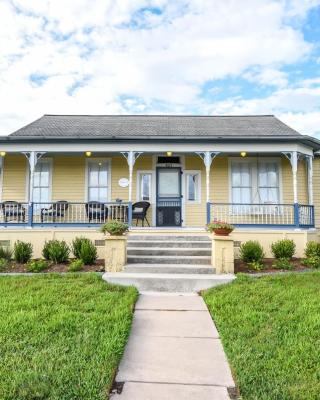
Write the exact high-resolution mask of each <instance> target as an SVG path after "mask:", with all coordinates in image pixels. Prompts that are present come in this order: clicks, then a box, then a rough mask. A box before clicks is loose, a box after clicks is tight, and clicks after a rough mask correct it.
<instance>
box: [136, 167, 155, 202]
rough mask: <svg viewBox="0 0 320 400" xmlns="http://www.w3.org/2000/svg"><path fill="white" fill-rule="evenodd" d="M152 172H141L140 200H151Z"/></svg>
mask: <svg viewBox="0 0 320 400" xmlns="http://www.w3.org/2000/svg"><path fill="white" fill-rule="evenodd" d="M151 188H152V173H151V172H142V171H141V172H139V190H138V193H139V200H141V201H149V202H151V198H152V192H151V190H152V189H151Z"/></svg>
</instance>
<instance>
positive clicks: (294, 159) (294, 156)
mask: <svg viewBox="0 0 320 400" xmlns="http://www.w3.org/2000/svg"><path fill="white" fill-rule="evenodd" d="M282 154H283V155H284V156H286V157H287V159H288V160H289V161H290V164H291V169H292V183H293V202H294V204H298V181H297V172H298V159H299V156H298V152H297V151H288V152H282Z"/></svg>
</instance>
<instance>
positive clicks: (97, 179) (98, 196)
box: [87, 160, 109, 203]
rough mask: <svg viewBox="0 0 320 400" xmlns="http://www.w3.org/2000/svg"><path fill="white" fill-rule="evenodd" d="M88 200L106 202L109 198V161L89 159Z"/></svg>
mask: <svg viewBox="0 0 320 400" xmlns="http://www.w3.org/2000/svg"><path fill="white" fill-rule="evenodd" d="M87 162H88V164H87V175H88V192H87V196H88V201H99V202H101V203H105V202H107V201H108V200H109V162H108V161H107V160H88V161H87Z"/></svg>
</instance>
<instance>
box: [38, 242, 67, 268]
mask: <svg viewBox="0 0 320 400" xmlns="http://www.w3.org/2000/svg"><path fill="white" fill-rule="evenodd" d="M69 254H70V249H69V247H68V245H67V243H66V242H65V241H63V240H61V241H60V240H49V241H48V242H45V244H44V247H43V250H42V255H43V257H44V258H45V259H46V260H50V261H52V262H54V263H55V264H60V263H65V262H66V261H68V258H69Z"/></svg>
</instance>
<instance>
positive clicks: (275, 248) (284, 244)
mask: <svg viewBox="0 0 320 400" xmlns="http://www.w3.org/2000/svg"><path fill="white" fill-rule="evenodd" d="M271 251H272V254H273V255H274V257H275V258H277V259H280V258H282V259H283V258H286V259H288V260H290V259H291V258H292V257H293V255H294V253H295V251H296V245H295V243H294V241H293V240H291V239H282V240H278V241H277V242H274V243H272V245H271Z"/></svg>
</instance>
